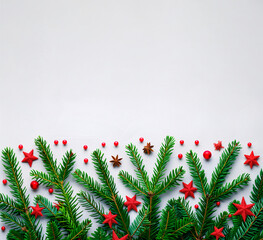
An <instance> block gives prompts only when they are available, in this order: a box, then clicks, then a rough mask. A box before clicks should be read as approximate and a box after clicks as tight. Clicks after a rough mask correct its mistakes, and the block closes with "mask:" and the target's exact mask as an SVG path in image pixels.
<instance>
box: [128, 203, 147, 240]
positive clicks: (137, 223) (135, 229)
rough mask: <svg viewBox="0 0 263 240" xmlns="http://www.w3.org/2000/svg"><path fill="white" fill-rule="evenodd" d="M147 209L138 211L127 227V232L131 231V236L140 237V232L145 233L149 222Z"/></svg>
mask: <svg viewBox="0 0 263 240" xmlns="http://www.w3.org/2000/svg"><path fill="white" fill-rule="evenodd" d="M147 216H148V211H147V210H145V209H144V208H143V209H142V210H140V211H139V213H138V215H137V217H136V218H135V220H134V221H133V223H132V224H131V225H130V227H129V232H131V233H132V234H131V237H134V236H135V237H140V235H141V234H143V233H145V231H146V230H147V226H149V225H150V222H149V221H148V219H147Z"/></svg>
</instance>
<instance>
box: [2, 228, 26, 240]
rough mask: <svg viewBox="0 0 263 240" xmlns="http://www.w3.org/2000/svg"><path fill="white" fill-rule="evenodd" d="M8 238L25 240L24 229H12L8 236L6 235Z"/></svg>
mask: <svg viewBox="0 0 263 240" xmlns="http://www.w3.org/2000/svg"><path fill="white" fill-rule="evenodd" d="M6 239H7V240H24V239H25V235H24V233H23V232H22V231H16V230H13V229H11V230H10V231H9V232H8V234H7V236H6Z"/></svg>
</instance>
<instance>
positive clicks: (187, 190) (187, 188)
mask: <svg viewBox="0 0 263 240" xmlns="http://www.w3.org/2000/svg"><path fill="white" fill-rule="evenodd" d="M183 185H184V188H183V189H181V190H180V191H179V192H181V193H184V194H185V195H184V198H185V199H186V198H188V197H189V196H191V197H192V198H195V195H194V192H195V191H196V190H197V188H195V187H193V181H191V182H190V183H188V184H186V183H184V182H183Z"/></svg>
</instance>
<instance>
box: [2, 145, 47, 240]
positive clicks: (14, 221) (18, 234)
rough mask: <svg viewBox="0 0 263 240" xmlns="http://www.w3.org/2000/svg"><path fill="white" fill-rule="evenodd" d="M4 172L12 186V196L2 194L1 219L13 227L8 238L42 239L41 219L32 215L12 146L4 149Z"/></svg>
mask: <svg viewBox="0 0 263 240" xmlns="http://www.w3.org/2000/svg"><path fill="white" fill-rule="evenodd" d="M2 161H3V166H4V172H5V174H6V178H7V180H8V182H9V186H10V188H11V194H12V198H10V197H9V196H7V195H4V194H1V195H0V209H1V210H2V212H1V215H0V216H1V220H2V221H3V222H4V223H5V224H6V225H8V226H9V227H10V228H12V229H13V231H12V232H10V233H9V234H8V236H7V238H8V239H27V238H28V237H30V239H32V240H41V239H42V236H41V233H42V227H41V225H40V224H39V220H36V219H35V217H34V216H33V215H31V210H30V202H29V195H27V193H26V187H23V178H22V171H21V168H20V167H19V166H18V161H17V158H16V156H15V154H14V152H13V150H12V149H11V148H5V149H4V150H3V151H2Z"/></svg>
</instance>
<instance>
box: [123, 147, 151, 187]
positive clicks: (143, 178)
mask: <svg viewBox="0 0 263 240" xmlns="http://www.w3.org/2000/svg"><path fill="white" fill-rule="evenodd" d="M126 153H127V155H128V156H129V158H130V160H131V162H132V164H133V165H134V166H135V168H136V169H135V172H136V175H137V177H138V180H139V181H140V183H141V184H142V186H143V188H145V189H147V191H148V192H149V191H150V180H149V176H148V174H147V172H146V170H145V166H144V164H143V160H142V157H141V155H140V154H139V153H138V149H137V148H136V146H134V145H133V144H132V143H131V144H129V145H127V146H126Z"/></svg>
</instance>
